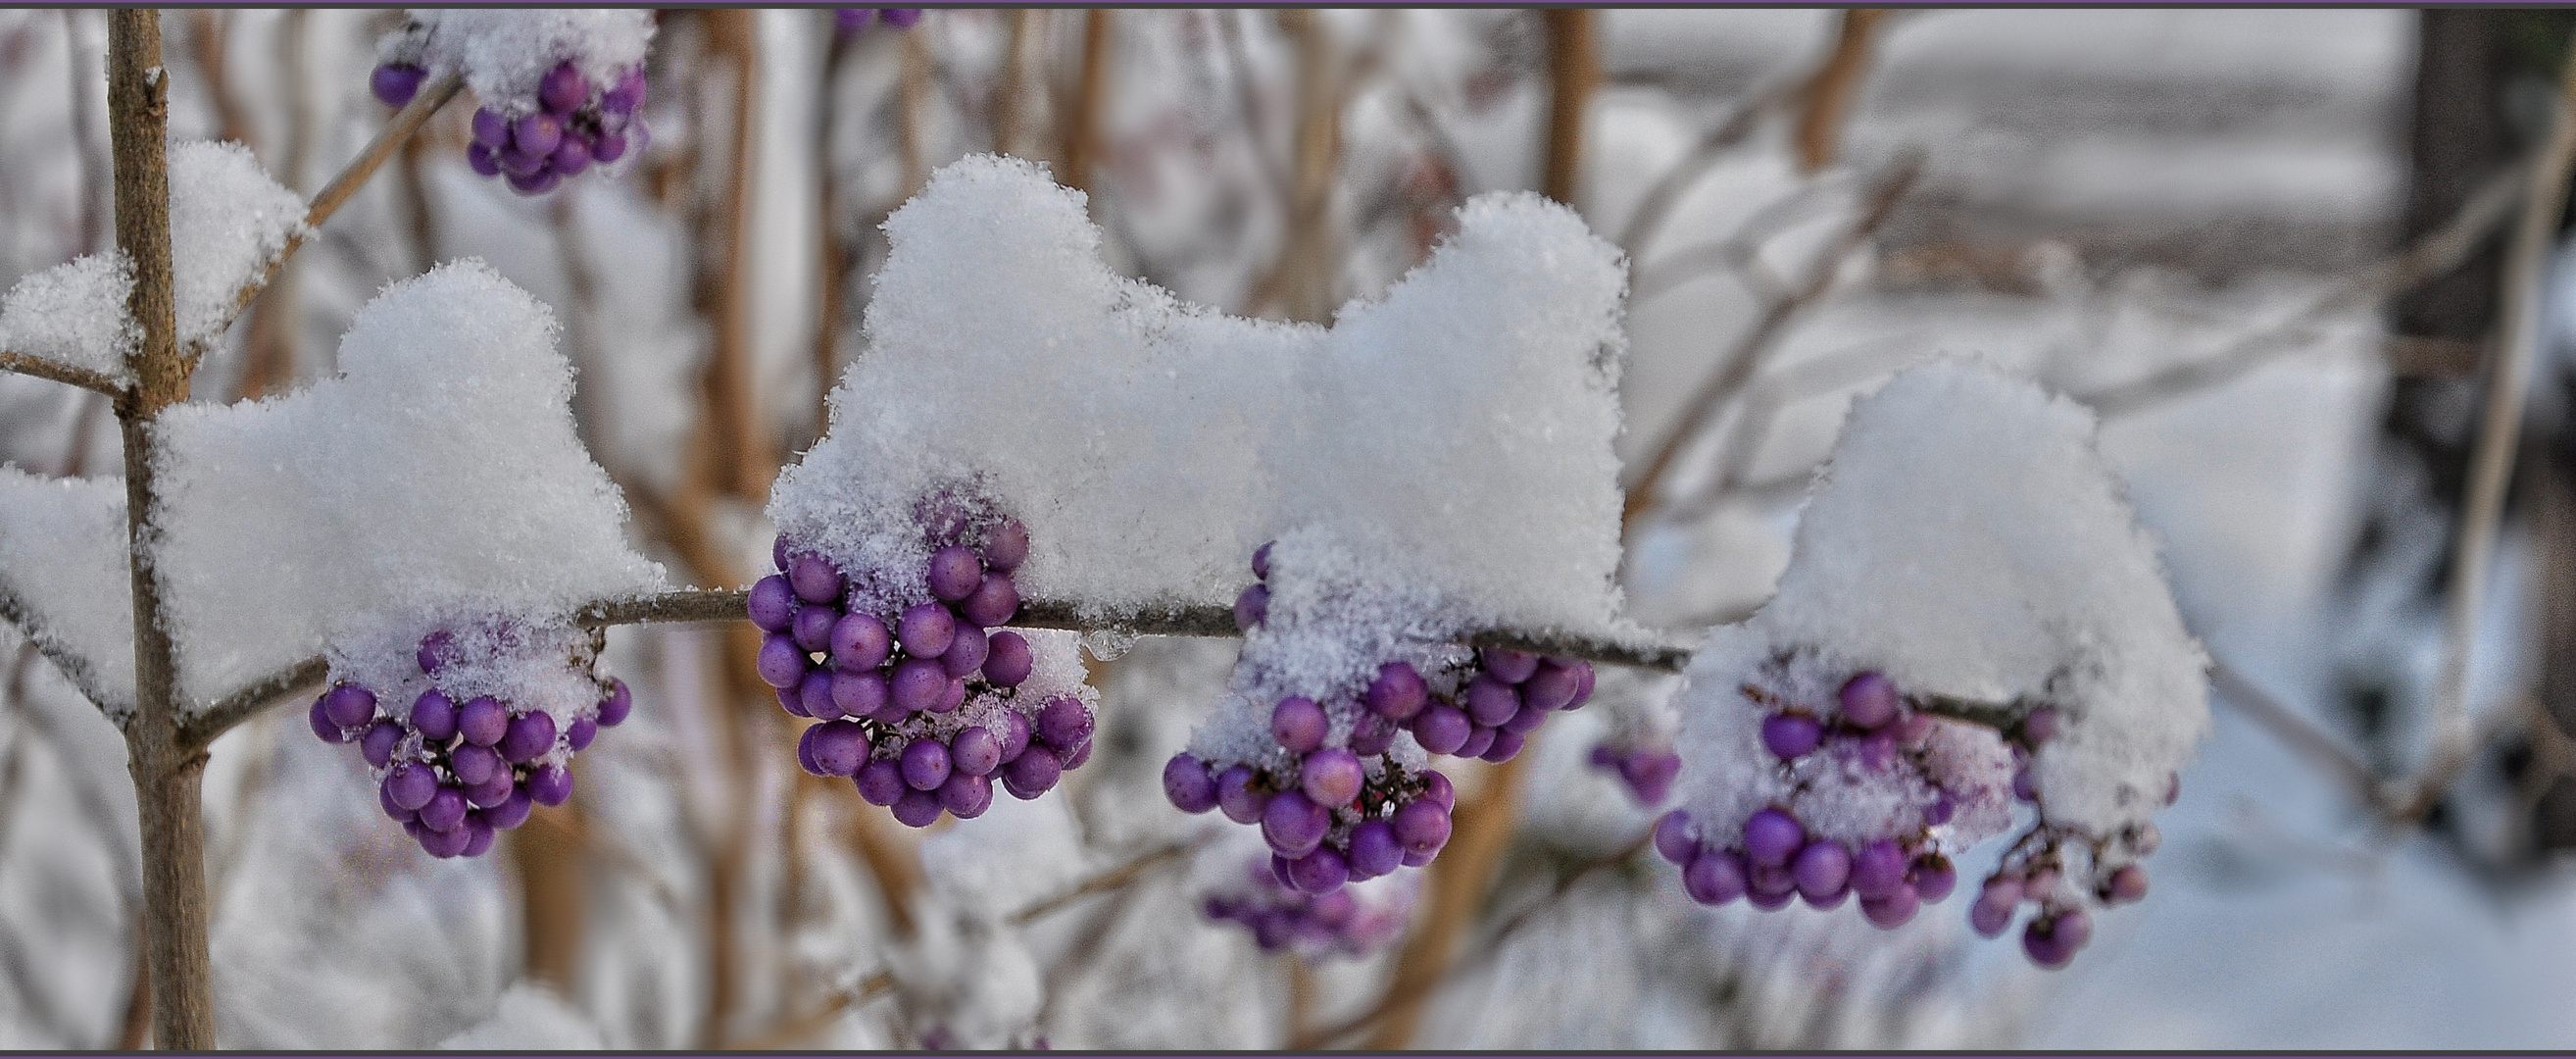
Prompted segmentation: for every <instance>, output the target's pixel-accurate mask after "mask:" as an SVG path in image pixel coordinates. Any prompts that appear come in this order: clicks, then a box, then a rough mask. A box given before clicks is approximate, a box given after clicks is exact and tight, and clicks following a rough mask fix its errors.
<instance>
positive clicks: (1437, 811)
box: [1389, 799, 1449, 854]
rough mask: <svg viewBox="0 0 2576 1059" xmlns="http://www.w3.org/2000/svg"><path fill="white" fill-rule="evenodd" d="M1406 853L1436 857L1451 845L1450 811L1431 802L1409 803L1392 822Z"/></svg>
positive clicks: (1427, 800)
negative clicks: (1431, 854)
mask: <svg viewBox="0 0 2576 1059" xmlns="http://www.w3.org/2000/svg"><path fill="white" fill-rule="evenodd" d="M1389 822H1390V823H1392V824H1394V825H1395V840H1396V841H1397V842H1401V843H1403V844H1404V848H1405V851H1406V852H1409V853H1410V852H1420V853H1424V854H1429V853H1436V852H1438V851H1439V849H1440V847H1441V846H1442V845H1445V844H1447V843H1448V841H1449V809H1448V807H1446V806H1443V805H1441V804H1440V803H1438V802H1434V801H1431V800H1429V799H1423V800H1420V801H1413V802H1407V803H1405V806H1404V808H1402V809H1398V810H1396V811H1395V816H1394V817H1392V818H1391V819H1390V821H1389Z"/></svg>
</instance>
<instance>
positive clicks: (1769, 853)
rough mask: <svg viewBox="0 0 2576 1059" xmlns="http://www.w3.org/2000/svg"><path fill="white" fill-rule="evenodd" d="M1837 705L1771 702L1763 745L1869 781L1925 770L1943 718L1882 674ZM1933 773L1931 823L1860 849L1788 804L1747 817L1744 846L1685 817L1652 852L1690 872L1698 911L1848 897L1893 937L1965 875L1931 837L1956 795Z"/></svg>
mask: <svg viewBox="0 0 2576 1059" xmlns="http://www.w3.org/2000/svg"><path fill="white" fill-rule="evenodd" d="M1745 691H1746V693H1747V694H1748V696H1749V697H1752V698H1754V699H1755V701H1757V702H1763V701H1765V700H1768V699H1770V698H1771V696H1770V695H1769V694H1768V693H1766V692H1763V691H1761V689H1759V688H1754V687H1750V686H1748V687H1747V688H1746V689H1745ZM1838 699H1839V705H1840V707H1841V708H1840V710H1839V711H1838V712H1837V716H1836V717H1834V718H1832V719H1825V718H1820V717H1819V716H1817V715H1816V714H1815V713H1813V712H1810V711H1807V710H1803V709H1799V708H1797V707H1795V706H1787V705H1782V704H1778V703H1776V701H1775V702H1770V703H1767V704H1769V705H1774V706H1775V707H1777V708H1775V709H1774V711H1773V712H1772V713H1771V714H1770V716H1768V717H1766V718H1764V719H1763V722H1762V745H1763V747H1764V748H1765V749H1767V750H1768V751H1769V752H1770V753H1771V754H1772V755H1773V756H1775V757H1777V758H1778V759H1779V760H1780V763H1781V766H1782V767H1783V768H1792V767H1795V766H1796V765H1797V764H1798V763H1799V762H1801V761H1804V760H1808V759H1810V758H1811V756H1814V755H1823V758H1822V760H1826V761H1831V762H1834V763H1836V764H1838V765H1839V766H1841V767H1842V768H1844V769H1845V770H1849V771H1856V772H1859V773H1863V774H1868V773H1882V774H1884V773H1891V772H1895V771H1898V770H1913V771H1916V772H1922V771H1923V764H1922V760H1921V758H1922V755H1921V754H1920V751H1921V749H1922V747H1923V745H1924V743H1925V741H1926V739H1927V737H1929V736H1930V735H1931V734H1932V731H1933V726H1934V725H1935V724H1936V723H1938V722H1937V721H1935V719H1934V718H1932V717H1930V716H1928V715H1925V714H1921V713H1918V712H1915V711H1913V710H1911V709H1909V708H1908V707H1907V705H1906V703H1905V701H1904V698H1903V696H1901V695H1899V694H1898V693H1897V690H1896V685H1895V684H1894V683H1893V682H1891V681H1890V680H1888V679H1887V677H1886V676H1885V675H1884V674H1881V673H1877V672H1864V673H1861V674H1858V675H1856V676H1854V677H1852V678H1851V679H1850V680H1848V681H1845V682H1844V683H1843V685H1842V689H1841V692H1840V694H1839V696H1838ZM1924 778H1925V779H1927V780H1930V781H1932V783H1933V785H1934V786H1935V788H1936V789H1938V790H1939V791H1940V793H1939V794H1938V795H1937V797H1936V800H1935V801H1934V802H1933V803H1932V804H1931V805H1930V806H1929V807H1928V808H1926V809H1925V810H1924V811H1923V813H1922V822H1923V826H1922V827H1919V828H1913V829H1910V830H1908V831H1906V832H1904V833H1893V834H1885V835H1879V836H1874V837H1871V838H1868V839H1865V840H1863V841H1858V842H1852V843H1846V842H1841V841H1836V840H1833V839H1829V838H1823V837H1820V836H1811V835H1810V834H1809V833H1808V830H1807V827H1806V826H1805V825H1804V824H1803V823H1802V822H1801V821H1800V820H1799V819H1798V817H1797V814H1796V813H1794V812H1793V811H1792V810H1791V809H1790V808H1789V807H1787V806H1785V805H1772V806H1767V807H1764V808H1762V809H1759V810H1756V811H1755V812H1754V813H1753V814H1752V815H1751V816H1750V817H1748V818H1746V819H1745V821H1744V826H1743V839H1742V841H1741V842H1740V843H1736V844H1733V845H1725V846H1720V845H1716V844H1712V843H1706V842H1702V841H1701V840H1700V839H1699V837H1698V835H1697V834H1696V832H1695V827H1694V824H1693V822H1692V820H1691V818H1690V816H1689V815H1688V814H1687V813H1685V812H1682V811H1679V810H1676V811H1674V812H1672V813H1668V814H1665V816H1664V818H1663V819H1662V820H1661V821H1659V822H1657V824H1656V825H1655V849H1656V851H1657V852H1659V853H1661V854H1663V856H1664V858H1665V859H1667V860H1670V861H1672V862H1673V863H1675V864H1678V865H1681V867H1682V886H1683V888H1684V889H1685V890H1688V891H1689V892H1690V895H1691V898H1692V899H1693V900H1695V901H1698V902H1700V903H1701V904H1707V905H1719V904H1725V903H1726V902H1729V901H1732V900H1734V899H1736V898H1737V897H1742V898H1745V899H1746V900H1747V901H1748V902H1749V903H1751V904H1752V905H1753V907H1755V908H1759V909H1762V910H1765V911H1770V910H1774V909H1779V908H1784V907H1787V906H1788V904H1789V903H1790V902H1791V901H1792V900H1794V899H1798V898H1804V899H1806V901H1807V903H1808V904H1810V905H1813V906H1815V907H1817V908H1822V909H1831V908H1836V907H1839V906H1840V905H1841V904H1842V903H1843V900H1844V899H1845V898H1846V897H1858V898H1859V899H1860V910H1861V915H1862V917H1863V918H1866V919H1868V920H1869V921H1870V923H1872V924H1874V925H1876V926H1878V927H1881V928H1884V929H1890V930H1892V929H1895V928H1896V927H1898V926H1901V925H1903V924H1904V923H1905V922H1906V921H1908V920H1910V919H1913V918H1914V913H1915V912H1916V910H1918V909H1919V908H1921V907H1922V906H1923V905H1925V904H1929V903H1933V902H1937V901H1939V900H1941V899H1942V898H1945V897H1948V896H1949V895H1950V891H1951V890H1952V889H1953V888H1955V887H1956V886H1957V884H1958V872H1957V870H1956V869H1955V868H1953V867H1952V866H1951V864H1950V860H1949V858H1948V857H1946V856H1944V855H1943V854H1942V853H1941V852H1940V850H1938V849H1937V848H1935V846H1934V843H1933V840H1932V835H1931V828H1933V827H1937V826H1939V825H1941V824H1945V823H1948V822H1949V821H1950V818H1951V815H1952V813H1953V811H1954V809H1955V802H1954V800H1953V799H1954V796H1953V795H1952V794H1951V793H1950V791H1949V790H1948V789H1947V788H1946V787H1942V786H1941V785H1940V782H1939V781H1940V780H1941V778H1942V777H1940V776H1938V775H1925V776H1924Z"/></svg>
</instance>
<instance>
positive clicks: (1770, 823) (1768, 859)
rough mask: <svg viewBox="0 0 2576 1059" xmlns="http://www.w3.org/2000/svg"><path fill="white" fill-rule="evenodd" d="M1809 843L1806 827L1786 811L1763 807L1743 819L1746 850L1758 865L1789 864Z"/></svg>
mask: <svg viewBox="0 0 2576 1059" xmlns="http://www.w3.org/2000/svg"><path fill="white" fill-rule="evenodd" d="M1806 844H1807V829H1806V828H1804V827H1800V826H1798V818H1797V817H1794V816H1791V815H1789V814H1788V813H1787V812H1785V811H1783V810H1780V809H1777V808H1772V809H1764V810H1761V811H1760V812H1757V813H1754V814H1753V815H1752V816H1751V817H1750V818H1748V819H1746V820H1745V821H1744V852H1745V855H1746V856H1748V857H1750V858H1752V861H1753V863H1755V864H1757V865H1777V864H1787V863H1789V858H1790V857H1791V856H1793V855H1795V854H1796V853H1797V852H1798V848H1799V847H1801V846H1804V845H1806Z"/></svg>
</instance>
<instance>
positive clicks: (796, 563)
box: [546, 144, 841, 603]
mask: <svg viewBox="0 0 2576 1059" xmlns="http://www.w3.org/2000/svg"><path fill="white" fill-rule="evenodd" d="M546 149H547V150H553V149H554V147H553V145H552V144H548V145H547V148H546ZM787 584H788V587H790V588H793V589H795V590H796V598H798V599H801V600H804V601H805V602H807V603H830V602H832V601H834V600H837V599H840V598H841V571H840V569H839V568H838V567H835V566H833V565H832V561H831V560H829V559H825V558H823V557H822V556H820V555H815V554H813V553H812V552H807V553H805V554H802V555H798V556H796V557H795V558H792V559H789V560H787Z"/></svg>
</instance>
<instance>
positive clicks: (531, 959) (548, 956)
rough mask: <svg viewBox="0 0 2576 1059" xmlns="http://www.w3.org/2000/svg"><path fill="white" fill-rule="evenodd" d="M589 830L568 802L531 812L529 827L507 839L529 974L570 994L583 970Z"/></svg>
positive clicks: (575, 806)
mask: <svg viewBox="0 0 2576 1059" xmlns="http://www.w3.org/2000/svg"><path fill="white" fill-rule="evenodd" d="M589 832H590V825H589V818H587V817H585V816H583V815H582V813H581V807H580V803H579V802H567V803H565V804H564V805H562V806H560V807H557V808H553V809H542V808H541V809H538V810H537V811H535V812H533V813H531V814H529V816H528V822H527V825H526V826H524V827H521V828H520V829H519V830H517V831H515V832H512V833H511V835H510V841H509V847H510V849H509V852H510V860H511V862H512V864H513V866H515V867H516V868H517V869H518V875H519V895H520V899H521V900H520V915H521V916H523V917H525V919H526V922H525V924H524V932H523V934H522V935H521V937H522V938H523V939H524V944H525V945H526V947H527V953H526V955H527V962H528V977H530V978H533V979H535V980H537V981H539V982H542V983H544V984H546V985H548V986H551V987H553V988H554V990H555V992H557V993H559V994H562V995H564V996H571V995H573V987H574V985H575V981H576V976H577V975H578V974H579V972H580V969H581V936H582V928H583V926H584V925H585V906H586V902H585V901H584V900H583V895H584V893H585V892H586V891H587V890H588V888H589V882H590V878H589V876H590V872H589V861H590V858H589V852H590V849H589Z"/></svg>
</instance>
